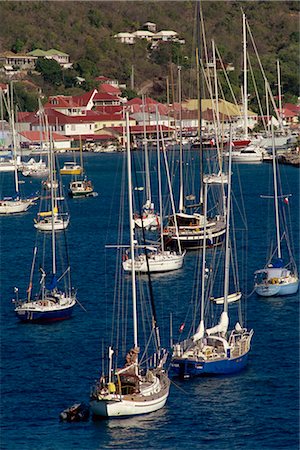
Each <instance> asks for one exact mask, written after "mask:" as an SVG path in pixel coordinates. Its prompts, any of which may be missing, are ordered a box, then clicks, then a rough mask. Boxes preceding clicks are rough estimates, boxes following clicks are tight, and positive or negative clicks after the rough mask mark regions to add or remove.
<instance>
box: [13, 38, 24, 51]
mask: <svg viewBox="0 0 300 450" xmlns="http://www.w3.org/2000/svg"><path fill="white" fill-rule="evenodd" d="M24 45H25V42H24V41H23V40H22V39H20V38H17V39H16V41H15V43H14V44H13V45H12V46H11V51H12V52H14V53H20V52H21V51H22V50H23V48H24Z"/></svg>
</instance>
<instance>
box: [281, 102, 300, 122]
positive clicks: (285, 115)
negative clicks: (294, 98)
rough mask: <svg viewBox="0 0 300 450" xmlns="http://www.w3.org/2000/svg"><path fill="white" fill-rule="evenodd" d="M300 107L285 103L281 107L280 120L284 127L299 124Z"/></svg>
mask: <svg viewBox="0 0 300 450" xmlns="http://www.w3.org/2000/svg"><path fill="white" fill-rule="evenodd" d="M299 117H300V105H294V104H293V103H285V104H284V105H283V107H282V119H283V121H284V122H285V124H286V125H291V124H295V123H299Z"/></svg>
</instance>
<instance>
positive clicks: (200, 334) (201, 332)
mask: <svg viewBox="0 0 300 450" xmlns="http://www.w3.org/2000/svg"><path fill="white" fill-rule="evenodd" d="M203 336H204V323H203V320H201V322H200V323H199V326H198V328H197V330H196V333H195V334H194V336H192V339H193V341H194V342H196V341H199V339H201V338H203Z"/></svg>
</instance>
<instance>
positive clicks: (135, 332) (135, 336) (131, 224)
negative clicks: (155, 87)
mask: <svg viewBox="0 0 300 450" xmlns="http://www.w3.org/2000/svg"><path fill="white" fill-rule="evenodd" d="M126 134H127V178H128V205H129V232H130V258H131V264H132V266H131V283H132V313H133V343H134V346H135V347H138V329H137V306H136V286H135V283H136V281H135V260H134V220H133V206H132V179H131V154H130V132H129V113H128V111H126Z"/></svg>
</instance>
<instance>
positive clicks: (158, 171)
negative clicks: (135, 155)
mask: <svg viewBox="0 0 300 450" xmlns="http://www.w3.org/2000/svg"><path fill="white" fill-rule="evenodd" d="M156 139H157V141H156V142H157V143H156V147H157V177H158V198H159V221H160V236H161V249H162V251H164V240H163V226H164V224H163V215H162V206H163V205H162V186H161V184H162V183H161V168H160V147H159V125H158V106H156Z"/></svg>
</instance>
